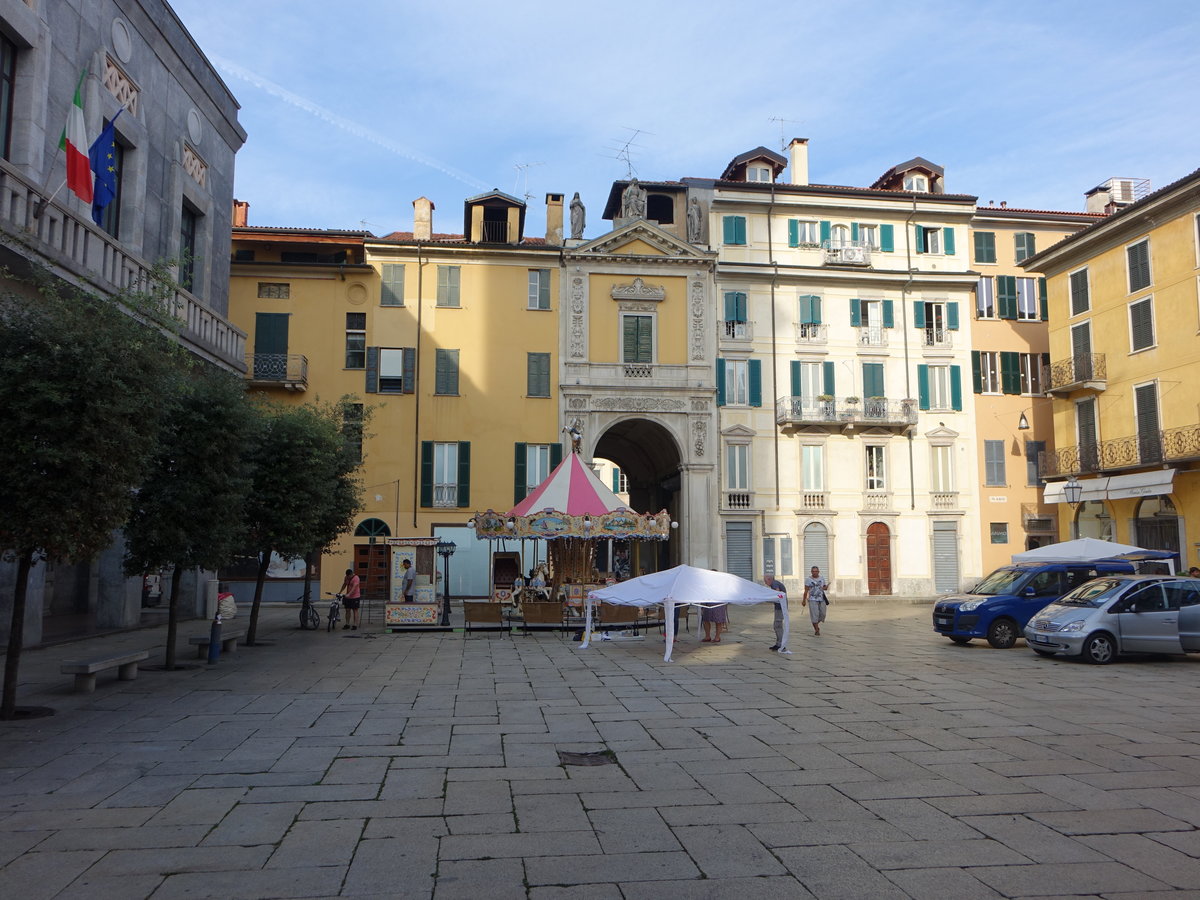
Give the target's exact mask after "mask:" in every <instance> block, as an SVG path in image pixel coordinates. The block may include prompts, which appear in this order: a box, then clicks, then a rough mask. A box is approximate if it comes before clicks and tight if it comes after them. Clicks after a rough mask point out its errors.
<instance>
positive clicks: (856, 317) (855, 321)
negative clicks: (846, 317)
mask: <svg viewBox="0 0 1200 900" xmlns="http://www.w3.org/2000/svg"><path fill="white" fill-rule="evenodd" d="M861 326H862V301H861V300H860V299H858V298H857V297H851V298H850V327H851V328H859V327H861Z"/></svg>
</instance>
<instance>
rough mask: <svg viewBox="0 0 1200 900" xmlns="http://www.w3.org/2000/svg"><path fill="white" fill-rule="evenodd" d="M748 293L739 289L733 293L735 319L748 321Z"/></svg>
mask: <svg viewBox="0 0 1200 900" xmlns="http://www.w3.org/2000/svg"><path fill="white" fill-rule="evenodd" d="M746 313H747V310H746V295H745V294H743V293H742V292H741V291H738V292H737V293H735V294H734V295H733V321H735V322H746V321H748V319H747V316H746Z"/></svg>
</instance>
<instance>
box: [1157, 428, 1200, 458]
mask: <svg viewBox="0 0 1200 900" xmlns="http://www.w3.org/2000/svg"><path fill="white" fill-rule="evenodd" d="M1162 450H1163V456H1164V457H1165V458H1166V459H1169V460H1172V461H1177V460H1185V459H1200V425H1184V426H1183V427H1182V428H1166V429H1164V430H1163V433H1162Z"/></svg>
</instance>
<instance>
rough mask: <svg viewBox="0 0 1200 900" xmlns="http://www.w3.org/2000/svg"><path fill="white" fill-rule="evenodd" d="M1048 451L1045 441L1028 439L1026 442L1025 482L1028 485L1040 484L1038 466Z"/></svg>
mask: <svg viewBox="0 0 1200 900" xmlns="http://www.w3.org/2000/svg"><path fill="white" fill-rule="evenodd" d="M1045 452H1046V442H1045V441H1026V442H1025V483H1026V484H1028V485H1035V484H1038V483H1039V481H1040V477H1039V470H1038V467H1039V465H1040V463H1041V458H1042V454H1043V453H1045Z"/></svg>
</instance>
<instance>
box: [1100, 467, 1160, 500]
mask: <svg viewBox="0 0 1200 900" xmlns="http://www.w3.org/2000/svg"><path fill="white" fill-rule="evenodd" d="M1174 481H1175V470H1174V469H1157V470H1155V471H1153V472H1132V473H1130V474H1129V475H1114V476H1113V477H1112V478H1110V479H1108V499H1109V500H1124V499H1126V498H1127V497H1156V496H1158V495H1159V494H1169V493H1171V485H1172V483H1173V482H1174Z"/></svg>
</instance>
